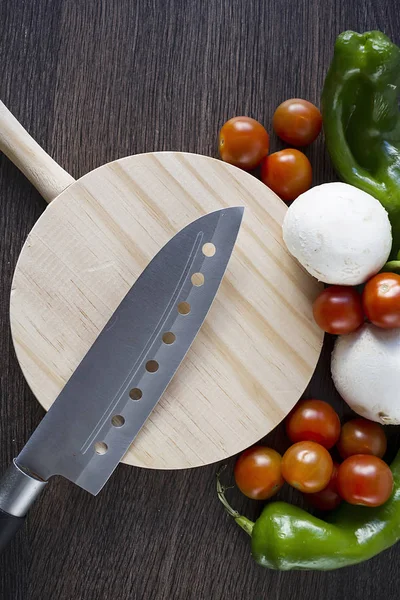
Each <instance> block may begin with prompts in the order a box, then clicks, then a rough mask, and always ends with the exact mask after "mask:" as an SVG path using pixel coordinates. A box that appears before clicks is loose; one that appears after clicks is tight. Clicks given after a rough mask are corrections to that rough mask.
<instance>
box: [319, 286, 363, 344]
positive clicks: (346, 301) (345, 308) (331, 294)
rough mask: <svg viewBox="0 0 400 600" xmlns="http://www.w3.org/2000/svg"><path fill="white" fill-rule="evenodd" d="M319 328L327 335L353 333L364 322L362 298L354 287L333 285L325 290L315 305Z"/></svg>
mask: <svg viewBox="0 0 400 600" xmlns="http://www.w3.org/2000/svg"><path fill="white" fill-rule="evenodd" d="M313 314H314V319H315V322H316V323H317V325H318V327H320V328H321V329H323V331H326V332H327V333H333V334H335V335H343V334H346V333H351V332H352V331H355V330H356V329H358V328H359V327H360V325H362V324H363V322H364V313H363V309H362V304H361V296H360V294H359V293H358V292H357V290H355V289H354V288H352V287H346V286H344V285H332V286H331V287H328V288H326V289H325V290H323V291H322V292H321V293H320V294H319V296H318V297H317V299H316V300H315V302H314V304H313Z"/></svg>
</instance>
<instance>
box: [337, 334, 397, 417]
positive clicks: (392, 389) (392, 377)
mask: <svg viewBox="0 0 400 600" xmlns="http://www.w3.org/2000/svg"><path fill="white" fill-rule="evenodd" d="M331 370H332V378H333V381H334V384H335V386H336V389H337V390H338V392H339V394H340V395H341V396H342V398H343V399H344V400H345V401H346V402H347V404H348V405H349V406H350V407H351V408H352V409H353V410H354V411H355V412H356V413H358V414H359V415H361V416H363V417H366V418H367V419H370V420H371V421H378V422H379V423H383V424H385V425H399V424H400V329H391V330H389V329H380V328H379V327H375V325H369V324H365V325H363V327H361V328H360V329H358V330H357V331H355V332H354V333H351V334H349V335H342V336H340V337H338V339H337V340H336V342H335V348H334V351H333V353H332V362H331Z"/></svg>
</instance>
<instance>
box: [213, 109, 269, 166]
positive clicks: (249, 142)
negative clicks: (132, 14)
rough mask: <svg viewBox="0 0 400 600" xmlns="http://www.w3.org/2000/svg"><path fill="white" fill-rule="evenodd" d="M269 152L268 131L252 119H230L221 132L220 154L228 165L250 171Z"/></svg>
mask: <svg viewBox="0 0 400 600" xmlns="http://www.w3.org/2000/svg"><path fill="white" fill-rule="evenodd" d="M268 150H269V135H268V133H267V131H266V129H265V128H264V127H263V126H262V125H261V123H259V122H258V121H256V120H255V119H252V118H250V117H234V118H233V119H229V121H227V122H226V123H225V124H224V125H223V126H222V128H221V131H220V132H219V153H220V156H221V158H222V160H224V161H225V162H227V163H230V164H231V165H235V166H236V167H240V168H241V169H245V170H246V171H250V170H251V169H255V168H256V167H257V166H258V165H259V164H260V162H261V161H262V159H263V158H264V157H265V156H267V154H268Z"/></svg>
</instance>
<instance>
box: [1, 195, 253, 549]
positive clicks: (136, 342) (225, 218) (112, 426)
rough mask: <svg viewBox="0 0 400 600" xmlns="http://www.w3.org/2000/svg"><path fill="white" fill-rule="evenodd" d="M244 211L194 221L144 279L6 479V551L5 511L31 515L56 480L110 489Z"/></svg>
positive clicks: (212, 289)
mask: <svg viewBox="0 0 400 600" xmlns="http://www.w3.org/2000/svg"><path fill="white" fill-rule="evenodd" d="M243 211H244V209H243V207H230V208H226V209H222V210H218V211H215V212H212V213H209V214H207V215H205V216H203V217H200V218H199V219H197V220H196V221H194V222H192V223H190V224H189V225H187V226H186V227H185V228H184V229H182V230H181V231H180V232H178V233H177V234H176V235H175V236H174V237H173V238H172V239H171V240H170V241H169V242H168V243H167V244H166V245H165V246H164V247H163V248H162V249H161V250H160V251H159V252H158V254H157V255H156V256H155V257H154V258H153V260H152V261H151V262H150V263H149V265H148V266H147V267H146V269H145V270H144V271H143V273H142V274H141V275H140V277H139V278H138V279H137V280H136V282H135V283H134V285H133V286H132V288H131V289H130V291H129V292H128V293H127V295H126V296H125V298H124V299H123V300H122V302H121V303H120V305H119V306H118V308H117V309H116V311H115V312H114V313H113V315H112V316H111V318H110V319H109V321H108V323H107V324H106V325H105V327H104V329H103V330H102V331H101V333H100V334H99V335H98V337H97V339H96V341H95V342H94V344H93V345H92V347H91V348H90V349H89V351H88V353H87V354H86V356H85V357H84V358H83V359H82V361H81V363H80V364H79V365H78V367H77V369H76V370H75V371H74V373H73V374H72V375H71V377H70V379H69V380H68V382H67V383H66V385H65V387H64V388H63V390H62V391H61V393H60V394H59V396H58V397H57V398H56V400H55V402H54V404H53V405H52V406H51V408H50V410H49V411H48V413H47V415H46V416H45V417H44V418H43V420H42V421H41V422H40V424H39V426H38V427H37V429H36V430H35V431H34V433H33V434H32V436H31V438H30V439H29V440H28V442H27V444H26V445H25V447H24V448H23V449H22V451H21V452H20V454H19V455H18V457H17V458H16V459H15V460H14V463H13V465H12V466H11V467H10V469H9V471H8V472H7V473H6V475H5V476H4V478H3V480H0V547H1V537H2V536H1V522H2V516H3V521H4V520H5V519H6V517H7V516H9V515H13V516H15V517H16V518H19V517H22V516H24V514H26V512H27V510H28V508H29V506H30V505H31V504H32V502H33V501H34V499H35V498H36V497H37V495H38V494H39V493H40V491H41V490H42V488H43V486H44V485H45V483H46V482H47V481H48V479H49V478H50V477H51V476H53V475H61V476H63V477H66V478H67V479H69V480H70V481H72V482H73V483H76V484H77V485H79V486H80V487H82V488H83V489H85V490H87V491H88V492H90V493H91V494H93V495H96V494H98V493H99V491H100V490H101V489H102V487H103V486H104V485H105V483H106V482H107V480H108V478H109V477H110V476H111V474H112V473H113V471H114V470H115V468H116V467H117V465H118V463H119V462H120V460H121V458H122V457H123V456H124V454H125V452H126V451H127V449H128V448H129V446H130V445H131V443H132V442H133V441H134V439H135V437H136V436H137V434H138V433H139V431H140V429H141V428H142V426H143V424H144V423H145V422H146V420H147V419H148V417H149V415H150V414H151V412H152V410H153V409H154V407H155V405H156V404H157V402H158V400H159V399H160V397H161V396H162V394H163V392H164V390H165V389H166V387H167V385H168V384H169V382H170V381H171V379H172V378H173V376H174V374H175V372H176V370H177V369H178V367H179V365H180V363H181V362H182V360H183V358H184V357H185V355H186V353H187V351H188V350H189V348H190V346H191V344H192V342H193V340H194V338H195V336H196V334H197V332H198V331H199V329H200V327H201V325H202V323H203V321H204V319H205V317H206V315H207V313H208V311H209V309H210V307H211V304H212V302H213V300H214V297H215V295H216V293H217V291H218V288H219V286H220V283H221V280H222V278H223V276H224V273H225V270H226V267H227V265H228V261H229V259H230V256H231V254H232V250H233V248H234V245H235V242H236V238H237V235H238V232H239V229H240V225H241V221H242V217H243ZM7 527H8V530H9V529H10V527H9V523H8V524H7V523H6V524H5V529H7ZM11 529H12V527H11ZM9 535H10V534H8V536H9Z"/></svg>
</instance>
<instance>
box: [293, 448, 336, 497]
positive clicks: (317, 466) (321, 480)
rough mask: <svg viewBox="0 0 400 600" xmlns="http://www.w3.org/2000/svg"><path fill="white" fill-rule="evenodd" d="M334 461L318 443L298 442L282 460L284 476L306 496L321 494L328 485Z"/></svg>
mask: <svg viewBox="0 0 400 600" xmlns="http://www.w3.org/2000/svg"><path fill="white" fill-rule="evenodd" d="M332 471H333V461H332V458H331V455H330V454H329V452H328V450H327V449H326V448H324V447H323V446H321V444H317V443H316V442H298V443H297V444H294V445H293V446H290V448H289V449H288V450H286V452H285V454H284V455H283V458H282V475H283V478H284V480H285V481H287V482H288V483H289V484H290V485H291V486H293V487H295V488H296V489H298V490H299V491H300V492H303V493H305V494H312V493H313V492H320V491H321V490H323V489H324V488H326V486H327V485H328V483H329V481H330V478H331V476H332Z"/></svg>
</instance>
